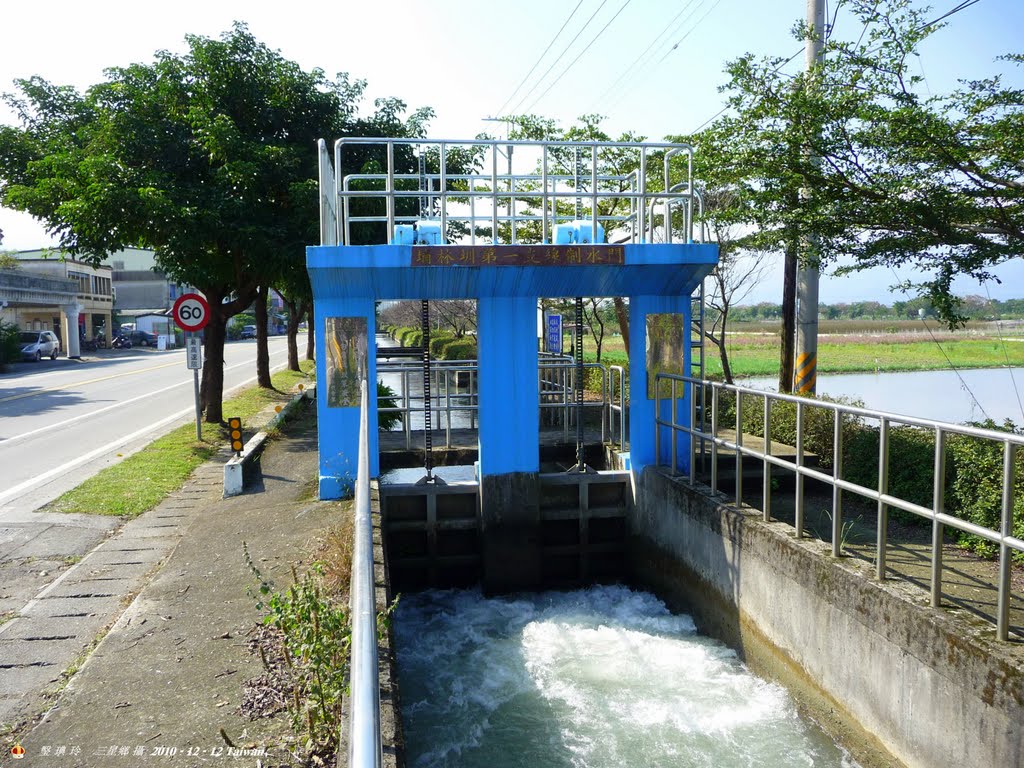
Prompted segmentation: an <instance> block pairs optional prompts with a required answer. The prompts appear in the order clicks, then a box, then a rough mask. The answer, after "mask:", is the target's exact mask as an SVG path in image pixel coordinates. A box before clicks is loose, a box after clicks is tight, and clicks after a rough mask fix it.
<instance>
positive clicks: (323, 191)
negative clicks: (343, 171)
mask: <svg viewBox="0 0 1024 768" xmlns="http://www.w3.org/2000/svg"><path fill="white" fill-rule="evenodd" d="M316 147H317V153H318V157H319V167H320V245H337V244H338V196H337V195H336V194H335V192H334V189H335V187H336V185H337V182H336V181H335V179H334V168H332V167H331V153H330V152H329V151H328V149H327V142H326V141H324V140H323V139H318V140H317V142H316Z"/></svg>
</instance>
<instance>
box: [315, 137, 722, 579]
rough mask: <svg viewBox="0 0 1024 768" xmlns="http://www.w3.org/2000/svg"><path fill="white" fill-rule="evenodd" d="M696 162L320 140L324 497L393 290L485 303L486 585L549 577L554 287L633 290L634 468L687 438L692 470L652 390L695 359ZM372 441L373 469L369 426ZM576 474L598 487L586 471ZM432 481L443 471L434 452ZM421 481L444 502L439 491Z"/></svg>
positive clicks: (670, 150) (547, 146) (711, 260)
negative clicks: (542, 356) (545, 311)
mask: <svg viewBox="0 0 1024 768" xmlns="http://www.w3.org/2000/svg"><path fill="white" fill-rule="evenodd" d="M613 155H614V156H615V157H616V158H618V160H619V162H618V165H617V166H616V167H621V166H622V165H623V163H622V158H623V157H625V158H631V159H632V160H633V162H632V163H629V165H631V166H632V167H633V168H634V170H632V171H630V172H629V173H624V174H617V173H612V172H608V171H606V170H605V169H606V168H609V167H612V165H611V163H610V162H609V158H611V157H612V156H613ZM513 157H515V159H516V161H517V163H519V164H520V165H525V166H526V170H524V171H522V172H520V171H519V170H517V169H516V168H514V167H513V162H512V158H513ZM506 164H507V170H502V171H501V172H499V170H498V166H499V165H502V166H503V167H504V166H506ZM691 168H692V157H691V154H690V149H689V147H687V146H685V145H678V144H648V143H643V144H621V143H593V142H588V143H563V142H497V141H445V140H425V139H408V140H404V139H403V140H399V139H365V138H358V139H341V140H339V141H338V142H337V143H336V145H335V151H334V158H333V163H332V161H331V158H330V156H329V154H328V152H327V150H326V146H325V145H323V143H321V245H319V246H311V247H309V248H308V249H307V256H306V261H307V268H308V271H309V275H310V279H311V282H312V286H313V295H314V299H315V306H316V313H317V319H316V344H317V348H318V355H317V381H318V383H319V385H318V398H317V404H318V405H317V408H318V413H317V415H318V419H319V453H320V477H319V491H320V497H321V498H324V499H330V498H339V497H341V496H343V495H345V494H346V493H347V492H348V490H349V488H350V486H351V484H352V481H353V479H354V476H355V468H356V464H357V452H358V434H359V381H360V380H361V379H362V377H363V376H365V377H366V379H367V381H368V382H370V387H369V394H370V403H369V406H370V413H371V414H374V413H376V410H377V397H376V387H374V386H373V383H374V382H376V381H377V376H378V372H377V355H376V345H375V338H376V334H377V330H378V328H377V318H376V305H377V302H380V301H385V300H418V301H423V300H472V301H475V302H476V305H477V323H478V325H477V334H476V337H477V349H478V361H477V365H478V380H477V388H478V412H477V419H478V424H479V432H478V440H477V461H476V464H475V474H476V484H477V486H478V496H477V503H476V506H477V508H476V509H475V512H474V513H475V515H476V516H477V522H478V524H479V533H480V537H481V539H480V541H479V545H480V548H481V550H482V557H483V563H482V573H483V581H484V585H485V588H487V589H489V590H492V591H505V590H509V589H521V588H535V587H537V586H540V584H541V582H542V581H543V579H542V576H541V574H542V571H543V566H542V564H541V562H540V554H539V552H538V547H537V542H536V539H537V533H536V530H535V529H536V527H537V525H538V521H539V520H540V517H541V513H540V509H541V507H542V506H543V504H542V499H541V496H542V494H543V487H544V483H543V482H542V480H543V478H542V474H541V461H540V450H539V443H540V418H539V410H540V385H539V377H538V349H539V344H538V336H539V333H538V305H539V301H540V300H541V299H544V298H565V297H570V298H571V297H627V298H628V304H629V320H630V322H629V328H630V331H629V349H630V362H629V369H628V372H629V419H628V425H629V426H628V435H625V436H623V442H624V443H626V442H628V452H626V451H623V454H622V456H621V460H622V465H623V467H624V468H625V469H628V470H631V471H632V472H639V471H641V470H642V469H643V467H644V466H646V465H648V464H651V463H654V462H655V460H656V452H657V451H659V450H660V452H661V460H662V461H663V462H667V461H668V459H669V457H670V453H669V452H670V451H671V450H673V447H674V449H675V451H676V454H677V457H676V460H677V463H678V466H680V467H682V468H683V469H685V468H686V467H687V465H688V462H689V446H688V444H687V443H686V442H685V440H682V439H680V440H677V441H672V440H670V439H662V440H658V439H657V437H656V426H655V413H654V411H655V402H656V400H655V397H654V392H653V391H652V388H653V381H654V374H655V373H656V372H675V373H686V374H689V373H691V371H692V367H691V366H692V364H693V362H694V360H693V357H692V356H693V354H694V350H697V351H698V354H699V344H700V341H701V339H700V338H699V337H698V336H697V335H696V334H697V333H699V327H698V328H697V331H696V332H695V331H694V330H693V327H694V320H695V319H696V318H695V317H694V315H693V308H692V303H693V296H694V293H695V292H698V291H699V289H700V287H701V284H702V281H703V278H704V277H705V276H706V275H707V274H709V273H710V272H711V270H712V269H713V268H714V267H715V265H716V264H717V261H718V249H717V246H715V245H712V244H708V243H702V242H694V238H693V229H694V221H695V219H696V218H697V217H696V215H695V214H696V210H695V209H696V208H697V207H698V205H699V202H700V201H699V194H698V193H697V191H696V190H695V189H694V186H693V180H692V178H691V177H690V170H691ZM652 171H656V173H652ZM652 179H656V180H657V181H656V182H653V181H652ZM653 187H656V189H655V188H653ZM680 232H681V233H682V234H681V235H680ZM655 240H658V241H659V242H654V241H655ZM608 241H611V242H608ZM374 242H376V244H373V243H374ZM381 243H387V244H381ZM698 311H699V310H698ZM701 359H702V358H701ZM658 400H659V402H660V406H661V407H662V408H663V409H664V412H663V413H662V414H661V416H662V417H663V418H665V419H667V418H668V417H669V415H670V412H669V411H668V409H670V408H675V409H676V410H677V413H676V420H677V421H678V422H686V421H687V420H688V419H689V418H690V413H691V404H690V402H689V396H688V394H684V393H680V396H679V397H677V398H676V399H674V400H673V399H672V397H671V396H666V393H661V396H660V398H659V399H658ZM369 449H370V456H369V460H370V473H371V475H372V476H374V477H377V476H378V475H379V474H380V456H379V434H378V432H377V431H376V430H374V429H371V430H370V446H369ZM576 470H577V473H578V474H579V475H580V476H581V478H582V479H581V482H582V483H584V484H586V485H587V486H588V487H589V486H591V485H593V483H594V481H595V478H593V477H591V478H586V477H585V476H586V475H587V474H588V471H587V468H586V467H581V466H578V467H577V468H576ZM425 477H426V478H427V479H433V478H432V476H431V472H430V463H429V460H428V462H427V466H426V472H425ZM453 490H454V489H453ZM424 494H425V498H435V499H436V497H437V495H438V490H437V489H424ZM384 495H385V494H384V493H383V490H382V497H383V496H384ZM433 503H434V502H433V501H427V502H425V504H427V506H430V505H431V504H433ZM583 506H586V503H585V502H584V503H583ZM426 517H428V518H429V517H430V514H429V513H427V514H426Z"/></svg>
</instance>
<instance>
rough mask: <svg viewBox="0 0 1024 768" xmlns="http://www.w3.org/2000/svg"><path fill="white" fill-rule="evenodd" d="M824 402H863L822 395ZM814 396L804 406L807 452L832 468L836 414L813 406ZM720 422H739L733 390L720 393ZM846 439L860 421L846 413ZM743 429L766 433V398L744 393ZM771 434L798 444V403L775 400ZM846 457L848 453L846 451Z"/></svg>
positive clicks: (789, 442)
mask: <svg viewBox="0 0 1024 768" xmlns="http://www.w3.org/2000/svg"><path fill="white" fill-rule="evenodd" d="M817 399H818V400H820V401H824V402H829V403H840V404H843V405H851V406H861V405H862V403H860V402H858V401H856V400H850V399H848V398H830V397H819V398H817ZM813 404H814V399H812V398H808V401H807V405H806V406H804V409H803V412H804V414H803V422H804V423H803V436H804V451H806V452H807V453H814V454H817V456H818V460H819V462H820V464H821V466H822V467H826V468H827V467H831V466H832V461H833V451H832V438H833V433H834V430H835V414H834V412H833V411H832V410H831V409H830V408H815V407H813ZM719 409H720V413H721V415H720V417H719V425H720V426H722V427H731V426H733V425H735V423H736V398H735V395H733V394H731V393H723V394H721V395H720V396H719ZM842 419H843V440H844V444H845V441H846V440H847V439H848V438H849V436H850V435H851V430H853V429H855V428H856V427H857V426H858V425H859V424H860V422H859V420H858V419H857V417H856V416H852V415H850V414H843V417H842ZM743 432H744V433H745V434H748V435H757V436H759V437H763V436H764V398H762V397H759V396H757V395H744V396H743ZM770 437H771V439H772V440H774V441H775V442H777V443H785V444H787V445H796V403H792V402H784V401H775V402H773V403H772V423H771V431H770ZM844 456H845V454H844Z"/></svg>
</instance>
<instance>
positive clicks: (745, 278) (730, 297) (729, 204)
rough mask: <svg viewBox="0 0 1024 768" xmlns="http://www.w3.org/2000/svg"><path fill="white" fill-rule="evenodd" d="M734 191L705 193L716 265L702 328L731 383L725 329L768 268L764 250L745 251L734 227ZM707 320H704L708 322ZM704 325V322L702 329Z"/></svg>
mask: <svg viewBox="0 0 1024 768" xmlns="http://www.w3.org/2000/svg"><path fill="white" fill-rule="evenodd" d="M736 197H737V192H736V191H735V190H729V189H719V190H711V191H708V192H706V193H705V194H704V221H705V222H706V223H707V225H708V228H709V230H710V234H711V238H712V240H713V241H714V242H716V243H717V244H718V266H717V267H716V268H715V271H714V272H713V273H712V274H711V277H710V280H711V285H712V288H711V292H710V293H709V294H707V295H706V297H705V301H706V303H707V306H708V307H709V308H710V309H711V310H712V311H711V312H709V313H708V317H709V318H710V320H711V327H710V328H708V327H705V328H704V337H705V338H706V339H708V341H710V342H711V343H712V344H714V345H715V346H716V347H717V348H718V354H719V357H720V358H721V360H722V376H723V377H724V379H725V381H726V383H727V384H732V383H733V377H732V367H731V366H730V365H729V350H728V346H727V344H726V328H727V327H728V323H729V312H730V310H731V309H732V307H733V305H734V304H736V303H738V302H741V301H743V299H744V298H745V297H746V296H747V295H748V294H749V293H750V291H751V290H752V289H753V288H754V286H755V285H756V284H757V283H758V282H759V281H760V280H761V278H762V277H763V275H764V272H765V270H766V269H767V268H768V261H767V256H768V253H767V252H766V251H763V250H762V251H751V250H744V249H743V248H742V247H741V245H740V238H739V237H738V236H737V233H736V230H737V225H736V224H734V223H733V222H734V217H735V214H734V210H733V209H734V208H735V207H736V206H737V205H738V202H737V199H736ZM708 317H706V318H705V319H708ZM706 325H707V324H706V323H705V326H706Z"/></svg>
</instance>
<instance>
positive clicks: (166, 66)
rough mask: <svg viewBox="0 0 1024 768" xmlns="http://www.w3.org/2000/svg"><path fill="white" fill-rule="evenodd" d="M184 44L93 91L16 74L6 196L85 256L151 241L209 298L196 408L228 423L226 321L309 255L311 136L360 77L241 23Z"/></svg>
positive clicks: (1, 165)
mask: <svg viewBox="0 0 1024 768" xmlns="http://www.w3.org/2000/svg"><path fill="white" fill-rule="evenodd" d="M186 42H187V44H188V51H187V52H186V53H185V54H184V55H175V54H172V53H169V52H166V51H161V52H159V53H157V54H156V57H155V59H154V61H153V62H152V63H150V64H134V65H131V66H129V67H124V68H114V69H110V70H108V71H107V79H106V81H104V82H102V83H99V84H97V85H94V86H92V87H91V88H89V89H88V90H87V91H86V92H85V94H84V95H80V94H78V93H77V92H76V91H75V90H74V89H72V88H68V87H63V86H54V85H51V84H50V83H47V82H46V81H44V80H42V79H40V78H31V79H29V80H23V81H20V82H19V83H18V85H19V88H20V91H21V95H20V96H19V97H8V101H9V103H11V104H12V106H14V108H15V109H16V111H17V113H18V115H19V117H20V119H21V123H22V126H21V127H20V128H13V127H3V128H0V201H2V202H3V204H4V205H8V206H10V207H13V208H16V209H19V210H23V211H27V212H29V213H31V214H32V215H34V216H36V217H38V218H40V219H42V220H43V221H45V222H46V223H47V225H48V227H49V230H50V232H51V233H52V234H55V235H57V236H58V238H59V239H60V245H61V247H62V248H63V249H65V250H67V251H68V252H70V253H72V254H73V255H75V256H76V257H78V258H83V259H85V260H87V261H91V262H94V263H95V262H97V261H99V260H101V259H102V258H103V256H104V255H106V254H108V253H110V252H112V251H114V250H117V249H119V248H121V247H124V246H144V247H151V248H154V249H155V250H156V254H157V255H156V260H157V264H158V266H159V267H160V268H161V269H162V270H163V271H164V272H165V274H167V275H168V277H169V278H171V279H173V280H175V281H176V282H179V283H184V284H190V285H194V286H196V287H197V288H198V289H199V290H200V291H202V292H203V293H204V294H205V296H206V298H207V300H208V302H209V303H210V307H211V313H210V314H211V317H210V322H209V325H208V326H207V328H206V333H205V340H206V341H205V344H206V363H205V365H204V368H203V388H202V401H203V405H204V407H205V409H206V420H207V421H209V422H219V421H221V418H222V414H221V397H222V391H223V375H224V372H223V365H224V349H223V344H224V337H225V325H226V323H227V321H228V319H230V317H232V316H233V315H234V314H236V313H237V312H239V311H241V310H243V309H245V308H246V307H248V306H249V305H250V304H251V303H252V302H253V300H254V299H255V298H256V295H257V290H258V287H259V286H260V285H261V284H262V285H268V284H270V283H271V282H273V280H274V279H275V278H276V277H277V269H276V267H275V266H274V265H275V264H276V263H278V262H279V261H280V260H288V259H291V260H302V259H303V253H304V247H305V245H307V244H308V243H310V242H312V240H311V239H310V238H309V235H308V231H309V229H310V224H309V222H310V220H312V221H314V222H315V219H316V208H315V200H316V187H315V185H316V181H315V180H316V178H317V173H316V153H315V152H314V150H313V147H314V146H315V139H316V138H318V137H320V136H325V135H329V136H338V135H342V134H344V133H345V131H346V128H347V127H348V126H349V125H350V123H351V119H352V116H353V115H354V111H355V105H356V102H357V100H358V98H359V96H360V95H361V93H362V90H363V87H364V85H365V83H363V82H361V81H357V82H355V83H352V82H350V81H349V80H348V78H347V76H344V75H342V76H339V78H338V79H337V80H336V81H331V80H328V79H327V78H326V77H325V76H324V74H323V73H322V72H321V71H320V70H313V71H312V72H305V71H303V70H302V69H301V68H300V67H299V66H298V65H297V64H296V63H294V62H291V61H288V60H286V59H284V58H283V57H282V56H281V55H280V54H279V53H278V52H276V51H272V50H270V49H269V48H267V47H266V46H265V45H263V44H262V43H259V42H258V41H256V39H255V38H254V37H253V36H252V35H251V34H250V33H249V32H248V30H247V29H246V27H245V26H244V25H242V24H235V26H234V27H233V28H232V30H231V31H229V32H226V33H225V34H224V35H222V37H221V38H220V39H219V40H212V39H209V38H205V37H198V36H188V37H187V38H186ZM312 226H313V227H315V224H313V225H312Z"/></svg>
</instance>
